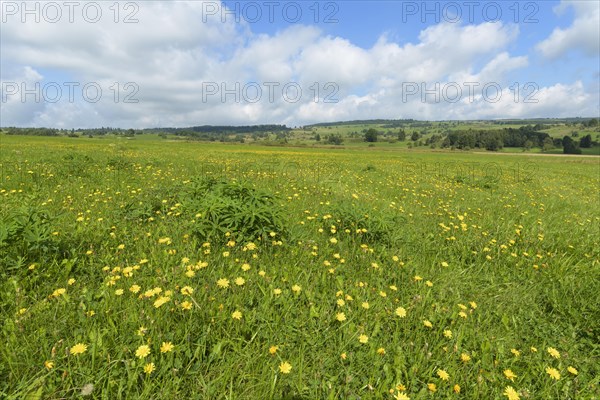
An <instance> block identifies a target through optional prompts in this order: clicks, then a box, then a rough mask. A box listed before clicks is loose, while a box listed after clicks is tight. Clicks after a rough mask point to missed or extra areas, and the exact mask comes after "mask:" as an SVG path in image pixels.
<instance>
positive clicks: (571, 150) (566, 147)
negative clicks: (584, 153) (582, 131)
mask: <svg viewBox="0 0 600 400" xmlns="http://www.w3.org/2000/svg"><path fill="white" fill-rule="evenodd" d="M562 144H563V153H564V154H581V149H580V148H579V147H578V146H577V145H576V144H575V141H574V140H573V139H572V138H571V136H565V137H564V138H563V140H562Z"/></svg>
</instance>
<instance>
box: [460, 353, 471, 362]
mask: <svg viewBox="0 0 600 400" xmlns="http://www.w3.org/2000/svg"><path fill="white" fill-rule="evenodd" d="M460 360H461V361H462V362H464V363H468V362H469V361H471V356H470V355H468V354H467V353H462V354H461V355H460Z"/></svg>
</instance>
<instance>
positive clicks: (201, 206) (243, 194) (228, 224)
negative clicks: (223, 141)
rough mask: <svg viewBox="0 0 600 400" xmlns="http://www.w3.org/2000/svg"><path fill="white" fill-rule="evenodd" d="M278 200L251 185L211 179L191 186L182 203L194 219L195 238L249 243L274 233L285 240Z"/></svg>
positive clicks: (193, 183) (199, 181) (284, 229)
mask: <svg viewBox="0 0 600 400" xmlns="http://www.w3.org/2000/svg"><path fill="white" fill-rule="evenodd" d="M275 200H276V198H275V196H273V195H272V194H270V193H267V192H265V191H261V190H258V189H256V188H253V187H252V186H250V185H248V184H245V183H239V182H227V181H225V180H218V179H214V178H209V179H201V180H197V181H194V182H192V183H191V184H190V186H189V187H188V188H187V190H186V192H185V193H184V194H183V199H182V200H181V203H182V204H183V207H184V209H185V210H186V211H187V212H189V213H190V214H191V215H192V216H194V225H193V227H192V230H193V232H194V234H195V235H196V236H198V237H200V238H202V239H203V240H208V241H211V242H213V241H214V242H223V241H225V240H230V239H233V240H235V241H237V242H248V241H253V240H265V239H266V238H267V237H268V235H269V234H270V233H271V232H276V233H277V236H278V237H282V236H286V228H285V224H284V223H283V220H284V219H283V214H282V211H281V209H280V208H279V206H278V205H277V204H276V202H275ZM227 232H229V233H230V237H229V238H227V237H226V236H225V235H226V233H227Z"/></svg>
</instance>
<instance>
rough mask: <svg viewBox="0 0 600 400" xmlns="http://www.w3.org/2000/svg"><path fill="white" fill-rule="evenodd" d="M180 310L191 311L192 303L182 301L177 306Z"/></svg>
mask: <svg viewBox="0 0 600 400" xmlns="http://www.w3.org/2000/svg"><path fill="white" fill-rule="evenodd" d="M179 306H180V307H181V308H182V309H184V310H191V309H192V303H190V302H189V301H187V300H186V301H182V302H181V304H180V305H179Z"/></svg>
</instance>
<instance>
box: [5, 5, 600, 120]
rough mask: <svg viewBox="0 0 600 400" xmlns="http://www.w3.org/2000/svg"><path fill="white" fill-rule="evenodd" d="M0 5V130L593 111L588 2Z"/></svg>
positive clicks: (594, 19) (596, 61)
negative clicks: (11, 128) (7, 127)
mask: <svg viewBox="0 0 600 400" xmlns="http://www.w3.org/2000/svg"><path fill="white" fill-rule="evenodd" d="M0 6H1V8H0V12H1V16H0V17H1V18H2V21H1V24H0V29H1V32H0V67H1V71H0V80H1V83H2V86H1V91H2V93H1V95H2V102H1V104H0V105H1V114H0V117H1V120H0V125H1V126H46V127H56V128H91V127H100V126H111V127H121V128H147V127H159V126H163V127H164V126H176V127H185V126H194V125H206V124H213V125H247V124H263V123H276V124H287V125H288V126H298V125H303V124H310V123H316V122H325V121H340V120H353V119H371V118H388V119H397V118H414V119H421V120H424V119H429V120H447V119H463V120H464V119H492V118H537V117H569V116H581V117H591V116H597V115H598V113H599V112H600V98H599V92H600V84H599V81H600V28H599V26H600V2H599V1H596V0H587V1H538V2H533V1H519V2H517V1H514V2H512V1H511V2H504V1H497V2H493V1H464V2H462V1H453V2H446V1H440V2H434V1H430V2H422V1H339V2H337V1H335V2H334V1H320V2H316V1H296V2H294V1H275V0H273V1H257V2H254V1H239V2H234V1H225V2H218V1H217V2H215V1H204V2H202V1H130V2H126V1H123V2H114V1H106V2H103V1H97V2H79V1H73V2H63V1H56V2H46V1H44V2H36V1H29V2H26V3H24V2H21V1H0Z"/></svg>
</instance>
